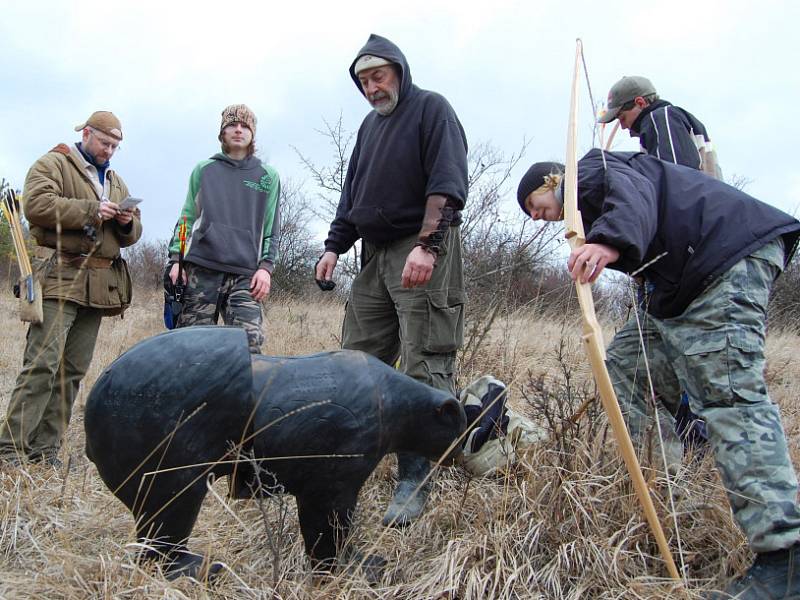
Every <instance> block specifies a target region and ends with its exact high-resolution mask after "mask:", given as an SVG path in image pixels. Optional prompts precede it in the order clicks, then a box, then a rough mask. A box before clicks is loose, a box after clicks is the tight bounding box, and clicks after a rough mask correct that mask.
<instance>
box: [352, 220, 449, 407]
mask: <svg viewBox="0 0 800 600" xmlns="http://www.w3.org/2000/svg"><path fill="white" fill-rule="evenodd" d="M416 242H417V236H416V235H413V236H409V237H406V238H403V239H400V240H397V241H395V242H392V243H391V244H387V245H385V246H375V245H373V244H370V243H367V242H364V243H363V245H362V264H361V272H360V273H359V274H358V276H357V277H356V278H355V281H353V285H352V287H351V289H350V297H349V299H348V302H347V307H346V309H345V316H344V323H343V324H342V347H343V348H347V349H350V350H362V351H363V352H367V353H368V354H372V355H373V356H376V357H377V358H379V359H380V360H382V361H383V362H385V363H386V364H389V365H394V364H395V363H396V362H397V359H398V358H399V359H400V369H401V370H402V372H404V373H405V374H407V375H409V376H411V377H413V378H414V379H417V380H418V381H422V382H423V383H427V384H428V385H430V386H433V387H435V388H437V389H440V390H443V391H447V392H450V393H451V394H453V395H455V385H454V382H453V372H454V369H455V358H456V352H457V351H458V349H459V348H460V347H461V344H462V343H463V341H464V273H463V263H462V260H461V232H460V230H459V228H458V227H450V228H449V229H448V230H447V233H446V234H445V236H444V242H443V243H442V246H441V250H440V252H439V257H438V258H437V260H436V266H435V267H434V269H433V275H432V276H431V280H430V281H429V282H428V283H427V284H426V285H425V286H423V287H417V288H411V289H405V288H403V287H402V286H401V285H400V276H401V274H402V272H403V267H404V266H405V263H406V258H407V257H408V254H409V253H410V252H411V250H412V249H413V248H414V244H415V243H416Z"/></svg>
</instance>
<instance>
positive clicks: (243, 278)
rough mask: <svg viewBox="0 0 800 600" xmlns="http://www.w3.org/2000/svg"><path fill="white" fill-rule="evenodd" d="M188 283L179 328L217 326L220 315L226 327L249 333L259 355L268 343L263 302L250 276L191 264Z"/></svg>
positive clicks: (250, 341) (249, 342) (251, 349)
mask: <svg viewBox="0 0 800 600" xmlns="http://www.w3.org/2000/svg"><path fill="white" fill-rule="evenodd" d="M186 275H187V277H188V283H187V285H186V294H185V296H184V301H183V311H182V312H181V316H180V317H179V318H178V327H190V326H192V325H216V324H217V322H218V320H219V317H220V315H221V316H222V322H223V323H225V325H232V326H234V327H241V328H242V329H244V330H245V332H246V333H247V344H248V346H249V348H250V352H251V353H253V354H258V353H260V352H261V345H262V344H263V343H264V333H263V331H262V329H261V324H262V322H263V319H264V317H263V313H262V312H261V303H259V302H256V301H255V300H254V299H253V296H252V294H250V280H251V279H252V277H250V276H248V275H237V274H236V273H223V272H222V271H214V270H212V269H206V268H204V267H201V266H198V265H195V264H191V263H189V264H187V265H186Z"/></svg>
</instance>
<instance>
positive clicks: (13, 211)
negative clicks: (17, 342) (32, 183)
mask: <svg viewBox="0 0 800 600" xmlns="http://www.w3.org/2000/svg"><path fill="white" fill-rule="evenodd" d="M0 190H2V198H3V202H2V209H3V216H5V218H6V221H8V228H9V230H10V232H11V239H12V241H13V242H14V251H15V252H16V254H17V264H18V265H19V273H20V279H19V285H18V286H15V292H16V290H17V289H19V296H18V297H19V318H20V320H21V321H25V322H27V323H41V322H42V318H43V314H42V285H41V283H40V282H39V281H38V280H37V279H36V278H35V277H34V276H33V269H32V268H31V260H30V257H29V256H28V249H27V247H26V245H25V236H24V234H23V231H22V220H21V218H20V214H21V212H22V211H21V208H20V201H19V198H18V197H17V194H16V192H15V191H14V190H13V189H11V188H10V187H8V186H7V185H6V184H5V182H3V183H2V185H0Z"/></svg>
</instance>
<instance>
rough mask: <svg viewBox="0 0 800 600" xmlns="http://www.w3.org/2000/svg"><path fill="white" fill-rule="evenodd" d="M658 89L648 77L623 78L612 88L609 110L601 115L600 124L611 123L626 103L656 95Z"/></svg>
mask: <svg viewBox="0 0 800 600" xmlns="http://www.w3.org/2000/svg"><path fill="white" fill-rule="evenodd" d="M655 93H656V88H655V87H653V84H652V83H651V82H650V80H649V79H648V78H647V77H640V76H638V75H633V76H630V77H623V78H622V79H620V80H619V81H618V82H617V83H615V84H614V85H612V86H611V91H609V92H608V108H607V110H606V112H604V113H603V114H602V115H600V118H599V119H597V122H598V123H611V121H613V120H614V119H616V118H617V115H618V114H619V109H620V108H622V106H623V105H624V104H625V103H626V102H630V101H631V100H633V99H634V98H638V97H639V96H649V95H650V94H655Z"/></svg>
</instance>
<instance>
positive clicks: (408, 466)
mask: <svg viewBox="0 0 800 600" xmlns="http://www.w3.org/2000/svg"><path fill="white" fill-rule="evenodd" d="M430 470H431V465H430V463H429V462H428V459H427V458H425V457H424V456H418V455H416V454H408V453H406V452H398V453H397V486H396V487H395V489H394V496H393V498H392V502H391V504H390V505H389V508H387V509H386V514H384V515H383V524H384V525H385V526H386V527H398V528H400V527H406V526H408V525H410V524H411V523H413V522H414V521H416V520H417V519H418V518H419V516H420V515H421V514H422V511H423V509H424V508H425V502H426V501H427V500H428V493H429V492H430V482H429V481H428V482H426V483H425V484H424V485H423V483H422V482H423V481H425V477H426V476H427V475H428V473H429V472H430Z"/></svg>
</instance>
